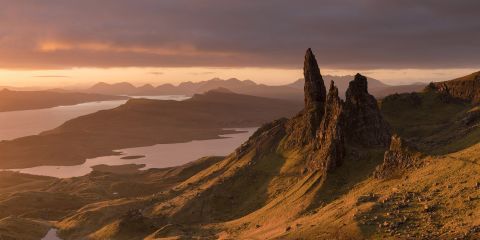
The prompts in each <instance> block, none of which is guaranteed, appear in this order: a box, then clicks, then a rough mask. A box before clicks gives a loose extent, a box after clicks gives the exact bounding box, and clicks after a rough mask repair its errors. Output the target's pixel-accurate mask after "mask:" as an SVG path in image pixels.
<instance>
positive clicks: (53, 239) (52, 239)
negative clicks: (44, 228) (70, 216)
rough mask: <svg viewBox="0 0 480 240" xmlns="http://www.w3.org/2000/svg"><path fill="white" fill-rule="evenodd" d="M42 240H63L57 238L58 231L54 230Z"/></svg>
mask: <svg viewBox="0 0 480 240" xmlns="http://www.w3.org/2000/svg"><path fill="white" fill-rule="evenodd" d="M41 240H62V239H61V238H59V237H58V236H57V229H54V228H52V229H50V230H49V231H48V233H47V235H45V237H43V238H42V239H41Z"/></svg>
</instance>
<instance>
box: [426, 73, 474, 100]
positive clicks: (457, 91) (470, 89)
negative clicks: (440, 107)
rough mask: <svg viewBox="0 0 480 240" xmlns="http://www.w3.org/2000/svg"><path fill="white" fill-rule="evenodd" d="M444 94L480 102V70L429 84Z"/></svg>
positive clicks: (430, 87)
mask: <svg viewBox="0 0 480 240" xmlns="http://www.w3.org/2000/svg"><path fill="white" fill-rule="evenodd" d="M428 88H429V89H434V90H436V91H437V92H439V93H441V94H442V95H446V96H449V97H451V98H456V99H460V100H463V101H468V102H471V103H473V104H479V103H480V72H476V73H472V74H470V75H467V76H465V77H461V78H457V79H454V80H450V81H445V82H436V83H433V84H431V85H429V86H428Z"/></svg>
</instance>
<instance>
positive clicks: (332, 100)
mask: <svg viewBox="0 0 480 240" xmlns="http://www.w3.org/2000/svg"><path fill="white" fill-rule="evenodd" d="M344 125H345V119H344V115H343V101H342V100H341V99H340V97H339V96H338V89H337V87H336V86H335V85H334V83H333V81H332V82H331V83H330V90H329V91H328V96H327V101H326V105H325V115H324V117H323V120H322V122H321V124H320V129H319V131H318V133H317V134H318V135H317V138H318V141H317V144H318V145H317V148H318V151H317V152H318V153H317V154H316V156H315V158H316V159H318V160H320V161H315V162H314V163H316V164H320V165H317V167H319V168H321V169H325V170H326V171H332V170H335V169H336V168H337V167H338V166H340V165H341V164H342V163H343V158H344V156H345V140H344V139H345V136H344V135H345V132H344Z"/></svg>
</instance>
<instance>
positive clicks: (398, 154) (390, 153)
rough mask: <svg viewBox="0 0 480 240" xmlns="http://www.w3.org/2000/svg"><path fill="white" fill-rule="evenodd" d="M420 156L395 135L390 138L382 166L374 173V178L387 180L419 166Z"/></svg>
mask: <svg viewBox="0 0 480 240" xmlns="http://www.w3.org/2000/svg"><path fill="white" fill-rule="evenodd" d="M420 157H421V154H420V153H419V152H417V151H416V150H414V149H413V148H412V147H410V146H408V144H407V143H406V142H405V141H404V140H403V139H401V138H400V137H399V136H397V135H393V136H392V140H391V143H390V149H389V150H387V151H386V152H385V155H384V157H383V163H382V165H380V166H378V167H377V169H376V170H375V172H374V174H373V175H374V177H376V178H389V177H394V176H395V175H398V174H401V173H402V172H404V171H405V170H407V169H410V168H413V167H416V166H417V165H418V164H419V161H418V160H419V159H420Z"/></svg>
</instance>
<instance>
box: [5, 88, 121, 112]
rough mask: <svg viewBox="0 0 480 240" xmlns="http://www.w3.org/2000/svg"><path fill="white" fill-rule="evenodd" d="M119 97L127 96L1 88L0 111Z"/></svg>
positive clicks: (118, 98) (49, 106) (73, 103)
mask: <svg viewBox="0 0 480 240" xmlns="http://www.w3.org/2000/svg"><path fill="white" fill-rule="evenodd" d="M120 99H127V98H126V97H119V96H111V95H101V94H87V93H73V92H72V93H60V92H54V91H12V90H8V89H3V90H1V91H0V112H7V111H19V110H31V109H41V108H51V107H57V106H66V105H75V104H79V103H86V102H95V101H107V100H120Z"/></svg>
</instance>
